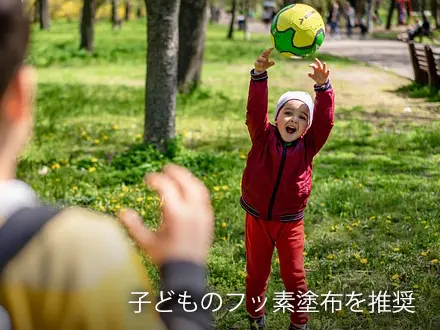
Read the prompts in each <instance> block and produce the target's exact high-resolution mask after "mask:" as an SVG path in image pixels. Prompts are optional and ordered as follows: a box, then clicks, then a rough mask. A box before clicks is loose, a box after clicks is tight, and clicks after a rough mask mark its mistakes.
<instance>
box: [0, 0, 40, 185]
mask: <svg viewBox="0 0 440 330" xmlns="http://www.w3.org/2000/svg"><path fill="white" fill-rule="evenodd" d="M29 39H30V24H29V19H28V16H27V14H26V12H25V10H24V7H23V3H22V1H20V0H1V1H0V180H1V179H9V178H10V176H13V172H15V159H16V158H17V156H18V155H19V153H20V152H21V150H22V148H23V146H24V145H25V144H26V141H27V139H28V137H29V134H30V132H31V127H32V96H33V89H34V88H33V85H34V84H33V82H34V79H33V73H32V71H31V69H30V68H27V67H25V66H24V63H23V62H24V59H25V56H26V52H27V48H28V44H29Z"/></svg>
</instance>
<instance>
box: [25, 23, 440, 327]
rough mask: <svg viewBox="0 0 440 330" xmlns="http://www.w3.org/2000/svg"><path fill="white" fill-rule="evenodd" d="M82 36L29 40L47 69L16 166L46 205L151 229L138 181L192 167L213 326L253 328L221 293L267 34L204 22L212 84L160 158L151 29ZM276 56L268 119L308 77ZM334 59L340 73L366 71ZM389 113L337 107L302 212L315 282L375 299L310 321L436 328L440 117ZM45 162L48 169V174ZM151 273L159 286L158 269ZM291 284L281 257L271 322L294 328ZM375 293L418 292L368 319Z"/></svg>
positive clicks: (298, 65)
mask: <svg viewBox="0 0 440 330" xmlns="http://www.w3.org/2000/svg"><path fill="white" fill-rule="evenodd" d="M72 31H74V32H75V33H72ZM76 31H77V26H76V25H74V24H67V23H58V24H55V25H54V26H53V28H52V31H50V32H36V33H35V34H34V43H33V46H32V53H31V55H30V58H29V62H30V63H33V64H34V65H36V66H37V67H38V71H39V81H40V85H39V91H38V109H37V112H36V117H37V120H36V132H35V137H34V140H33V143H32V145H31V146H30V147H29V149H28V151H27V153H26V155H25V156H24V157H23V158H22V160H21V162H20V168H19V176H20V178H22V179H24V180H26V181H28V182H29V183H30V184H31V185H32V186H33V187H34V188H35V189H36V190H37V192H38V193H39V194H40V195H41V196H42V198H44V199H45V200H47V201H51V202H56V203H59V204H61V205H82V206H85V207H89V208H92V209H95V210H98V211H103V212H107V213H110V214H112V213H114V212H115V211H117V210H119V209H120V208H122V207H134V208H135V209H137V210H138V211H139V212H141V214H143V216H144V218H145V222H146V223H147V224H148V225H150V226H153V227H154V226H157V223H158V220H159V217H158V200H157V198H156V195H155V194H154V193H153V192H152V191H150V190H148V189H147V188H145V187H144V185H143V183H142V177H143V175H144V174H145V173H146V172H150V171H156V170H160V168H161V167H162V166H163V165H164V164H166V163H168V162H174V163H178V164H181V165H184V166H186V167H188V168H189V169H191V170H192V171H193V172H194V173H195V174H196V175H197V176H198V177H199V178H201V179H202V180H203V181H204V183H205V184H206V185H207V186H208V188H209V189H210V191H211V193H212V201H213V206H214V209H215V220H216V224H215V241H214V244H213V247H212V249H211V253H210V257H209V262H208V266H209V285H210V291H214V290H215V291H216V292H218V293H219V294H220V295H221V296H222V297H223V304H224V308H223V309H222V310H220V311H219V312H217V313H216V314H215V319H216V325H217V327H218V329H230V328H232V327H233V326H235V327H236V329H246V326H247V321H246V312H245V309H244V305H242V306H241V307H240V308H239V309H238V310H236V311H235V312H232V313H228V312H227V308H232V307H233V306H235V302H236V301H235V300H232V301H228V300H227V299H226V298H227V293H244V290H245V281H244V270H245V249H244V246H245V245H244V216H245V214H244V211H243V210H242V209H241V208H240V206H239V203H238V200H239V197H240V180H241V175H242V172H243V169H244V167H245V162H246V155H247V152H248V151H249V148H250V140H249V137H248V134H247V130H246V126H245V124H244V120H245V105H246V98H247V88H248V79H249V77H248V72H249V70H250V68H251V67H252V63H253V61H254V59H255V57H256V55H258V54H259V52H260V51H261V50H262V49H264V48H266V47H268V46H270V41H269V40H266V37H263V36H258V35H256V36H253V40H251V41H250V42H244V41H242V40H237V41H227V40H225V36H226V30H225V29H224V28H222V27H210V28H209V30H208V36H207V44H206V46H207V48H206V56H205V65H204V71H203V81H204V84H203V86H202V87H201V88H199V89H198V90H196V91H195V92H194V93H192V94H190V95H180V96H179V97H178V106H177V133H178V136H179V138H178V141H177V142H178V143H177V144H176V148H175V149H174V150H173V152H171V153H170V154H168V155H160V154H158V153H157V152H156V151H154V150H153V149H152V148H150V147H146V146H144V145H143V144H142V143H141V140H142V138H141V137H142V133H143V128H142V123H143V111H144V89H143V79H144V77H145V69H146V68H145V63H144V62H145V54H146V53H145V47H146V45H145V42H146V41H145V36H146V34H145V28H144V23H143V22H137V23H135V22H132V23H129V24H127V25H124V27H123V29H122V31H119V32H115V33H114V32H112V31H111V28H110V25H109V24H107V23H106V24H103V23H102V24H99V25H98V28H97V34H96V54H95V55H88V54H85V53H83V52H80V51H78V50H77V44H78V36H77V35H76ZM274 58H275V60H276V62H277V65H276V66H275V67H274V68H273V70H272V71H271V78H270V79H271V82H270V86H271V87H270V88H271V90H270V103H271V107H270V108H271V114H272V113H273V112H272V111H273V110H272V108H273V105H274V104H275V102H276V99H277V98H278V96H279V95H280V94H281V93H282V92H283V91H285V90H287V89H295V88H300V87H301V86H303V85H304V84H309V82H305V81H304V79H308V78H307V76H306V72H307V71H306V70H307V62H305V61H287V60H283V59H281V57H279V56H277V55H276V54H275V57H274ZM321 58H322V57H321ZM325 59H326V60H327V61H328V63H329V65H331V67H332V69H333V71H335V70H338V71H341V72H356V71H357V70H359V69H360V67H361V66H358V65H356V64H354V63H353V62H351V61H347V60H344V59H337V58H334V57H326V58H325ZM371 70H372V69H371ZM372 72H373V71H372ZM377 72H380V70H379V71H377ZM372 74H373V73H372ZM380 74H384V73H383V72H380ZM335 84H338V81H335ZM310 85H311V83H310ZM345 86H346V87H345V88H346V89H349V90H350V91H351V89H350V88H352V89H353V87H351V86H350V85H345ZM310 88H311V87H309V89H310ZM377 88H378V89H379V87H377ZM338 92H339V91H337V93H338ZM341 92H342V91H341ZM337 100H338V98H337ZM382 109H383V108H381V109H379V108H378V109H368V112H367V109H365V108H363V107H362V106H359V104H352V105H351V106H349V107H344V108H341V107H337V110H336V125H335V127H334V130H333V132H332V134H331V136H330V138H329V141H328V143H327V144H326V145H325V147H324V148H323V150H322V151H321V152H320V154H319V155H318V156H317V158H316V160H315V165H314V173H313V191H312V195H311V198H310V200H309V205H308V208H307V210H306V218H305V228H306V235H307V237H306V247H305V253H306V257H305V267H306V269H307V282H308V286H309V289H310V290H312V291H313V292H315V293H318V294H324V293H328V292H329V291H332V293H351V292H352V291H356V292H362V293H364V297H363V298H364V299H366V300H367V301H366V303H365V304H363V305H361V307H362V308H363V309H364V310H365V311H366V312H365V313H352V312H350V310H349V309H348V308H347V307H346V306H344V308H343V312H339V313H328V312H327V313H324V312H323V311H324V309H323V307H319V308H318V309H319V310H320V311H321V312H320V313H313V314H312V315H311V316H312V321H311V325H312V327H313V328H314V329H322V330H323V329H375V330H379V329H380V330H383V329H396V330H397V329H399V330H401V329H423V330H427V329H438V328H440V317H439V315H438V311H439V310H440V283H439V278H440V276H439V275H440V265H439V263H438V259H440V237H439V232H440V223H439V219H440V211H439V207H438V206H439V204H440V198H439V195H438V192H439V191H440V170H439V164H440V133H439V132H440V124H439V122H436V121H430V122H428V123H421V122H417V121H403V120H402V121H400V120H399V118H398V117H397V118H395V119H393V120H392V121H391V122H389V121H385V120H382V119H381V118H380V116H379V115H376V114H380V113H381V112H383V111H384V110H382ZM385 111H387V110H385ZM44 167H47V168H48V169H49V172H48V173H47V175H42V174H39V171H40V170H41V169H43V168H44ZM147 265H149V264H148V262H147ZM148 270H149V273H150V276H151V278H152V280H153V282H154V284H155V286H157V278H158V274H157V270H156V269H155V268H153V267H151V266H148ZM282 290H283V286H282V281H281V278H280V273H279V265H278V264H277V261H276V255H274V259H273V272H272V275H271V280H270V284H269V289H268V298H269V299H268V303H267V306H268V329H269V330H280V329H287V325H288V315H287V314H283V313H281V312H279V313H273V310H274V308H273V307H274V301H273V298H274V294H275V292H281V291H282ZM380 290H382V291H384V290H388V292H393V291H397V290H413V291H414V296H415V302H414V304H415V306H416V313H415V314H410V313H405V312H401V313H397V314H392V313H382V314H378V313H372V314H370V313H368V310H369V307H368V305H366V304H368V303H369V302H370V301H369V298H368V294H371V292H372V291H375V292H378V291H380ZM318 301H319V302H322V298H319V299H318ZM346 302H347V301H345V303H346Z"/></svg>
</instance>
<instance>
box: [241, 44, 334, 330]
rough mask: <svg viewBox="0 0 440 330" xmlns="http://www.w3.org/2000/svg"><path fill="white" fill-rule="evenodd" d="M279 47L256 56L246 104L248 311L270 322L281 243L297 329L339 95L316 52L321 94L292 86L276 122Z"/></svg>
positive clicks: (253, 319) (304, 323)
mask: <svg viewBox="0 0 440 330" xmlns="http://www.w3.org/2000/svg"><path fill="white" fill-rule="evenodd" d="M272 50H273V48H271V49H268V50H266V51H264V52H263V53H262V54H261V55H260V56H258V57H257V59H256V61H255V63H254V68H253V69H252V71H251V77H250V83H249V93H248V103H247V111H246V126H247V128H248V131H249V135H250V139H251V142H252V147H251V150H250V152H249V158H248V160H247V163H246V168H245V170H244V173H243V178H242V196H241V199H240V204H241V206H242V207H243V209H244V210H245V211H246V221H245V222H246V223H245V241H246V270H247V276H246V310H247V313H248V316H249V320H250V323H251V327H250V328H251V329H252V330H260V329H264V326H265V324H266V316H265V309H264V302H265V298H266V288H267V283H268V280H269V276H270V271H271V261H272V256H273V252H274V248H275V247H276V248H277V250H278V256H279V259H280V269H281V277H282V280H283V282H284V285H285V288H286V292H290V293H292V296H294V297H295V301H294V302H292V312H291V313H290V326H289V330H308V329H309V324H308V320H309V316H308V314H307V310H304V309H302V308H300V305H299V302H300V299H299V298H297V297H298V296H301V295H302V294H306V292H307V291H308V290H307V283H306V274H305V271H304V255H303V253H304V211H305V209H306V205H307V200H308V199H309V197H310V193H311V185H312V163H313V159H314V157H315V156H316V155H317V154H318V152H319V151H320V150H321V148H322V147H323V146H324V144H325V143H326V141H327V139H328V137H329V135H330V132H331V130H332V128H333V125H334V109H335V103H334V97H335V94H334V91H333V89H332V87H331V84H330V81H329V74H330V71H329V70H328V68H327V65H326V63H321V62H320V61H319V60H317V59H316V60H315V63H313V64H311V65H310V67H311V68H312V73H309V77H310V78H311V80H312V81H313V83H314V85H313V87H314V90H315V94H316V96H315V98H314V99H313V98H312V97H311V96H310V95H309V94H308V93H306V92H303V91H289V92H286V93H284V94H283V95H281V97H280V98H279V100H278V103H277V106H276V111H275V116H274V118H273V119H274V120H273V123H270V122H269V118H268V73H267V70H268V69H269V68H270V67H272V66H273V65H275V63H274V62H273V61H271V60H270V59H269V57H270V53H271V52H272ZM292 78H293V79H295V80H298V79H302V78H301V77H292ZM268 187H270V188H268ZM277 329H281V327H278V328H277Z"/></svg>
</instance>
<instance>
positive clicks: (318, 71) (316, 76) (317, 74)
mask: <svg viewBox="0 0 440 330" xmlns="http://www.w3.org/2000/svg"><path fill="white" fill-rule="evenodd" d="M309 67H311V68H313V73H311V72H309V77H310V78H312V79H313V80H314V81H315V82H316V84H317V85H324V84H325V83H326V82H327V80H328V77H329V75H330V71H329V70H328V69H327V64H326V63H325V62H324V64H322V63H321V61H320V60H318V59H317V58H315V63H312V64H310V65H309Z"/></svg>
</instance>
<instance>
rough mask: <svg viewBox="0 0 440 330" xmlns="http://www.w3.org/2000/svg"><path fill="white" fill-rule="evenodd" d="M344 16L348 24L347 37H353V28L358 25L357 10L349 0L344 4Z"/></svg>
mask: <svg viewBox="0 0 440 330" xmlns="http://www.w3.org/2000/svg"><path fill="white" fill-rule="evenodd" d="M344 16H345V21H346V26H347V37H349V38H351V37H352V35H353V28H354V27H355V25H356V12H355V10H354V8H353V6H352V5H351V4H350V3H349V2H346V3H345V4H344Z"/></svg>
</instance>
